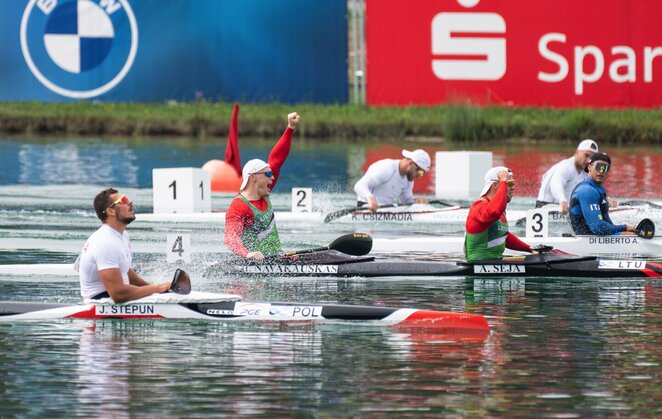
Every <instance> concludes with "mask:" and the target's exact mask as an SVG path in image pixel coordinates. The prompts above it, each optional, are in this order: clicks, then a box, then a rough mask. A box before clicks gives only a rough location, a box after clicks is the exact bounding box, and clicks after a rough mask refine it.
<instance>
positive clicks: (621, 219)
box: [136, 203, 662, 232]
mask: <svg viewBox="0 0 662 419" xmlns="http://www.w3.org/2000/svg"><path fill="white" fill-rule="evenodd" d="M557 208H558V206H557V205H550V209H548V211H547V212H548V213H549V222H550V223H551V224H553V225H554V226H556V227H555V228H557V227H558V228H563V229H564V231H568V232H569V231H570V227H569V224H568V219H567V216H566V215H563V214H561V213H559V212H558V210H557ZM343 213H344V215H342V216H339V217H337V218H331V219H329V221H328V222H330V223H334V224H338V223H340V224H353V225H365V226H377V225H391V224H393V225H403V224H405V225H406V224H411V225H414V226H415V225H418V224H453V225H456V224H459V225H464V223H465V221H466V219H467V214H468V213H469V209H468V208H461V207H459V206H446V207H439V206H434V205H430V204H412V205H400V206H386V207H382V208H379V209H378V210H377V211H376V212H371V211H369V210H364V209H354V210H352V211H344V212H343ZM609 215H610V217H611V219H612V221H613V222H614V223H615V224H624V223H633V222H635V221H638V220H640V219H642V218H649V219H651V220H653V221H654V222H662V209H660V208H658V206H657V205H655V204H653V203H648V204H644V203H641V204H639V205H622V206H619V207H616V208H612V209H611V210H610V211H609ZM506 216H507V218H508V222H509V223H510V224H511V225H513V226H519V227H524V226H525V225H526V216H527V211H526V210H518V209H515V210H509V211H507V213H506ZM328 217H329V214H323V213H321V212H290V211H275V218H276V220H277V221H278V222H285V223H290V222H292V223H310V224H314V223H321V222H323V220H325V219H327V218H328ZM136 222H138V223H164V222H172V223H182V224H192V225H194V226H195V225H200V226H201V227H204V228H208V227H209V225H208V224H207V223H211V224H220V225H224V224H225V212H206V213H156V214H151V213H139V214H136Z"/></svg>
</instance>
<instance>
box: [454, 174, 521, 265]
mask: <svg viewBox="0 0 662 419" xmlns="http://www.w3.org/2000/svg"><path fill="white" fill-rule="evenodd" d="M484 181H485V185H484V186H483V190H482V192H481V197H480V198H479V199H478V200H477V201H476V202H474V203H473V204H472V205H471V208H470V209H469V215H468V216H467V222H466V234H465V236H464V253H465V256H466V258H467V262H473V261H478V260H487V259H499V258H501V256H503V252H504V250H505V249H506V248H508V249H512V250H519V251H522V252H531V253H533V251H532V250H531V247H530V246H529V245H528V244H526V243H524V242H523V241H521V240H520V239H519V238H517V236H515V235H514V234H513V233H511V232H510V231H508V221H507V220H506V205H507V204H508V202H510V200H511V199H512V197H513V191H514V190H515V180H514V179H513V173H512V172H511V171H510V170H509V169H507V168H506V167H503V166H497V167H493V168H491V169H490V170H488V171H487V173H486V174H485V179H484Z"/></svg>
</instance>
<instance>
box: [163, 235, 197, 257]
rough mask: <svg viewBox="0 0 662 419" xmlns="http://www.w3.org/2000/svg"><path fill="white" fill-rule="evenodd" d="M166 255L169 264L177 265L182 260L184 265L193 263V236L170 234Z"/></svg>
mask: <svg viewBox="0 0 662 419" xmlns="http://www.w3.org/2000/svg"><path fill="white" fill-rule="evenodd" d="M166 255H167V256H166V261H167V262H168V263H175V262H178V261H180V260H181V261H183V262H184V263H191V235H190V234H168V240H167V245H166Z"/></svg>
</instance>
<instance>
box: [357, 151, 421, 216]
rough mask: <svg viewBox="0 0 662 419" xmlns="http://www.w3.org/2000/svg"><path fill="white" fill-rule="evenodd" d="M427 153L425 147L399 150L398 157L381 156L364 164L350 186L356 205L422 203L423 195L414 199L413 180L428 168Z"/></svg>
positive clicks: (375, 208)
mask: <svg viewBox="0 0 662 419" xmlns="http://www.w3.org/2000/svg"><path fill="white" fill-rule="evenodd" d="M430 166H431V160H430V155H429V154H428V153H427V151H425V150H421V149H418V150H414V151H409V150H402V158H401V159H383V160H379V161H377V162H375V163H373V164H371V165H370V167H368V170H367V171H366V172H365V174H364V175H363V177H361V179H359V180H358V182H356V184H355V185H354V192H356V196H357V199H358V202H357V206H359V207H361V206H364V205H366V204H367V205H368V208H370V210H371V211H376V210H377V208H379V207H380V206H382V205H393V203H395V202H398V203H399V204H401V205H411V204H413V203H419V204H425V203H427V202H428V200H427V198H425V197H418V198H414V195H413V192H412V191H413V189H414V181H415V180H417V179H420V178H422V177H423V176H424V175H425V174H426V173H427V172H429V171H430Z"/></svg>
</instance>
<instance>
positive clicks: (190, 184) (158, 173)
mask: <svg viewBox="0 0 662 419" xmlns="http://www.w3.org/2000/svg"><path fill="white" fill-rule="evenodd" d="M152 188H153V189H152V194H153V199H154V213H155V214H157V213H172V212H178V213H193V212H211V184H210V176H209V171H208V170H203V169H198V168H193V167H179V168H169V169H153V170H152Z"/></svg>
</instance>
